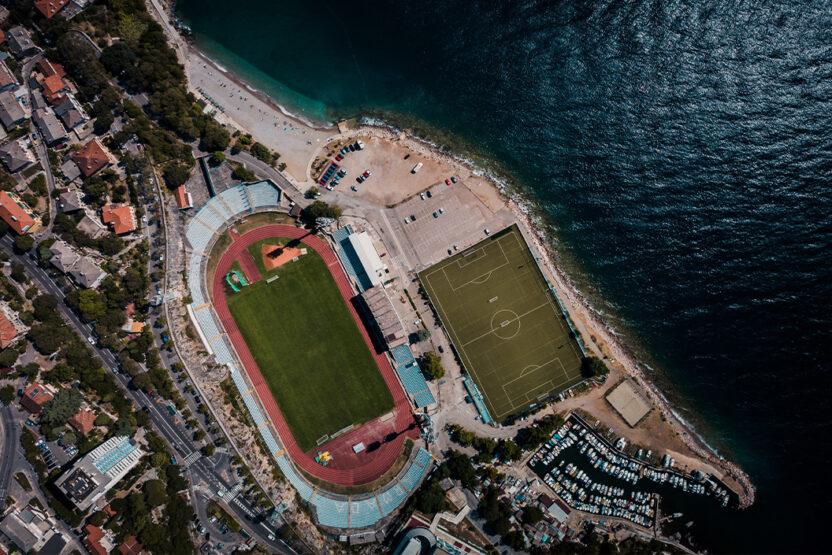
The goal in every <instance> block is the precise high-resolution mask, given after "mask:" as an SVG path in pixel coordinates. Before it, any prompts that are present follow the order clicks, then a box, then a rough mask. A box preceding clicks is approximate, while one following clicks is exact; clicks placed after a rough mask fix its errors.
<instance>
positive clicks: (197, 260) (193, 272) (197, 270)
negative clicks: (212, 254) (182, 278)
mask: <svg viewBox="0 0 832 555" xmlns="http://www.w3.org/2000/svg"><path fill="white" fill-rule="evenodd" d="M204 259H205V257H204V256H202V255H199V254H192V255H191V261H190V263H189V264H188V288H189V289H190V290H191V299H193V306H194V307H199V306H202V305H204V304H205V297H203V296H202V287H200V284H201V283H202V271H201V268H202V261H203V260H204Z"/></svg>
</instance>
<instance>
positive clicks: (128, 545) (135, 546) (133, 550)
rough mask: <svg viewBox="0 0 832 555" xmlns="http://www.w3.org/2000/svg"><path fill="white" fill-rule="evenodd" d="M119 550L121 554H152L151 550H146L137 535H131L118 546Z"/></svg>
mask: <svg viewBox="0 0 832 555" xmlns="http://www.w3.org/2000/svg"><path fill="white" fill-rule="evenodd" d="M118 552H119V553H121V555H150V552H149V551H145V550H144V546H143V545H142V544H140V543H139V540H137V539H136V536H129V537H128V538H127V539H126V540H124V543H123V544H121V545H120V546H118Z"/></svg>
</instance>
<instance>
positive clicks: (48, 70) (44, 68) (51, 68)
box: [35, 58, 66, 78]
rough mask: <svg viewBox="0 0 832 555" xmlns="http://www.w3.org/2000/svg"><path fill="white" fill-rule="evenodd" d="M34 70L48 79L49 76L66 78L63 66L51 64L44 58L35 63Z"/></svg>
mask: <svg viewBox="0 0 832 555" xmlns="http://www.w3.org/2000/svg"><path fill="white" fill-rule="evenodd" d="M35 68H36V69H37V70H38V71H39V72H41V74H43V76H44V77H49V76H50V75H57V76H58V77H61V78H63V77H64V76H66V71H65V70H64V66H62V65H61V64H56V63H52V62H50V61H49V60H47V59H46V58H41V59H40V60H38V61H37V63H35Z"/></svg>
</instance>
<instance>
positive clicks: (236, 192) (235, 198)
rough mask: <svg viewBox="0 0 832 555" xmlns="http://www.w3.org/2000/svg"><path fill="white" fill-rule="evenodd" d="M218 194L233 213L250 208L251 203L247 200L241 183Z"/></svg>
mask: <svg viewBox="0 0 832 555" xmlns="http://www.w3.org/2000/svg"><path fill="white" fill-rule="evenodd" d="M220 196H221V197H222V200H224V201H225V203H226V204H227V205H228V207H229V208H230V209H231V210H233V211H234V214H235V215H240V214H242V213H243V212H245V211H247V210H250V209H251V205H250V204H249V202H248V196H247V195H246V193H245V191H244V190H243V186H242V185H237V186H236V187H231V188H230V189H226V190H225V191H223V192H222V193H220Z"/></svg>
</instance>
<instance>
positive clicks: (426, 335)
mask: <svg viewBox="0 0 832 555" xmlns="http://www.w3.org/2000/svg"><path fill="white" fill-rule="evenodd" d="M407 339H408V342H409V343H410V344H411V345H413V344H415V343H421V342H422V341H427V340H428V339H430V332H429V331H428V330H426V329H425V328H420V329H419V330H418V331H415V332H413V333H411V334H410V335H409V336H408V338H407Z"/></svg>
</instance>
